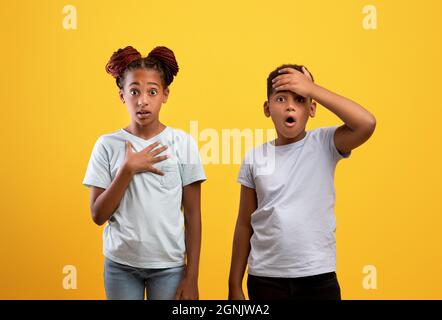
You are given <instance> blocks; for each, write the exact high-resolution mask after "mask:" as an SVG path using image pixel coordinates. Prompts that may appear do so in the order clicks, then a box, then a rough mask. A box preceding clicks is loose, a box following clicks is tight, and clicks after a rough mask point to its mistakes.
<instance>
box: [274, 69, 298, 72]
mask: <svg viewBox="0 0 442 320" xmlns="http://www.w3.org/2000/svg"><path fill="white" fill-rule="evenodd" d="M296 72H299V71H298V70H296V69H293V68H282V69H279V70H278V73H296Z"/></svg>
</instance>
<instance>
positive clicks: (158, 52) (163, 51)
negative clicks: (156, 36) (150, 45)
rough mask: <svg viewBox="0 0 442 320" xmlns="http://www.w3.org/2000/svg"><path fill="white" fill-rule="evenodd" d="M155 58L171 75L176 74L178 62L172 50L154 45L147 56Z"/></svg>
mask: <svg viewBox="0 0 442 320" xmlns="http://www.w3.org/2000/svg"><path fill="white" fill-rule="evenodd" d="M147 57H148V58H155V59H157V60H159V61H161V62H163V63H164V65H165V66H166V67H167V68H168V69H169V70H170V72H171V74H172V75H173V76H176V75H177V73H178V70H179V67H178V63H177V61H176V59H175V55H174V53H173V51H172V50H170V49H169V48H167V47H163V46H160V47H155V48H154V49H153V50H152V51H151V52H150V53H149V54H148V56H147Z"/></svg>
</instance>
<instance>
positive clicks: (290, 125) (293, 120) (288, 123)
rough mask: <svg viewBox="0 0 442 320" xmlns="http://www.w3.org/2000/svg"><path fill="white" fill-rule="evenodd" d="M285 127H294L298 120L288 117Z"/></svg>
mask: <svg viewBox="0 0 442 320" xmlns="http://www.w3.org/2000/svg"><path fill="white" fill-rule="evenodd" d="M284 123H285V125H286V126H288V127H293V126H294V125H295V123H296V118H295V117H293V116H288V117H287V118H285V121H284Z"/></svg>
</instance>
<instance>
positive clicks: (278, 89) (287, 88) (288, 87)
mask: <svg viewBox="0 0 442 320" xmlns="http://www.w3.org/2000/svg"><path fill="white" fill-rule="evenodd" d="M289 89H290V86H289V85H288V84H283V85H280V86H277V87H275V88H273V90H274V91H290V90H289Z"/></svg>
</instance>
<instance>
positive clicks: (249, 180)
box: [237, 154, 256, 189]
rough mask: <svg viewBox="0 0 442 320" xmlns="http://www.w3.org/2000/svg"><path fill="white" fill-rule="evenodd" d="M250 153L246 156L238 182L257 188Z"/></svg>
mask: <svg viewBox="0 0 442 320" xmlns="http://www.w3.org/2000/svg"><path fill="white" fill-rule="evenodd" d="M249 155H250V154H247V155H246V156H245V157H244V160H243V162H242V164H241V167H240V169H239V174H238V179H237V181H238V183H239V184H241V185H243V186H246V187H248V188H252V189H256V187H255V180H254V179H253V166H252V163H251V161H250V157H249Z"/></svg>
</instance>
